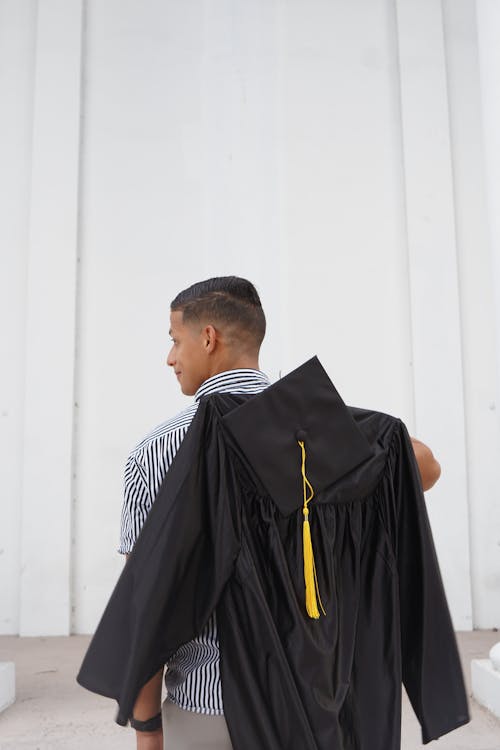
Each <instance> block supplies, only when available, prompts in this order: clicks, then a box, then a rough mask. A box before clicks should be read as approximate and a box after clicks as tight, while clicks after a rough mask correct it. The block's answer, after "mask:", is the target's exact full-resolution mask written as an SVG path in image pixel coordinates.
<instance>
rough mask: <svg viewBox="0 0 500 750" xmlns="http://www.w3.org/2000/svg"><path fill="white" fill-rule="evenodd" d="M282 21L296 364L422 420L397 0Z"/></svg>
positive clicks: (363, 398) (291, 333) (309, 10)
mask: <svg viewBox="0 0 500 750" xmlns="http://www.w3.org/2000/svg"><path fill="white" fill-rule="evenodd" d="M286 8H287V10H286V14H285V17H284V22H283V37H284V38H283V55H284V62H283V78H284V81H283V87H284V91H283V100H284V101H283V106H284V115H283V123H284V124H283V139H284V165H285V166H284V169H285V199H284V203H285V207H284V211H285V217H284V221H285V231H286V236H285V238H284V244H285V245H286V247H287V249H288V257H287V258H286V259H284V265H283V267H282V274H283V275H284V276H286V283H287V285H288V290H287V295H288V300H289V308H288V320H287V326H286V328H285V330H284V336H285V337H286V342H287V359H286V362H287V365H289V364H297V363H298V362H299V361H300V360H301V359H303V358H304V356H306V355H310V354H313V353H315V352H316V353H318V354H319V355H320V357H321V359H322V360H323V361H324V362H325V365H326V366H327V367H328V369H329V372H330V373H331V376H332V378H333V379H334V381H335V383H336V384H337V387H338V388H339V390H340V392H341V393H342V394H343V395H344V398H346V399H347V400H348V401H349V402H351V403H355V404H357V405H360V406H368V407H371V408H378V409H382V410H384V411H389V412H392V413H395V414H397V415H398V416H401V417H402V418H403V419H405V420H406V421H408V422H409V425H410V427H411V426H412V425H411V423H412V421H413V419H412V418H413V401H412V384H411V332H410V319H409V300H408V276H407V274H408V263H407V255H406V237H405V223H404V191H403V172H402V162H401V132H400V129H401V128H400V119H399V107H398V97H399V89H398V70H397V39H396V29H395V19H394V8H393V4H392V3H391V2H386V1H385V0H378V1H376V2H373V0H369V1H366V2H365V1H363V2H357V3H324V2H314V3H308V4H306V3H290V4H287V6H286Z"/></svg>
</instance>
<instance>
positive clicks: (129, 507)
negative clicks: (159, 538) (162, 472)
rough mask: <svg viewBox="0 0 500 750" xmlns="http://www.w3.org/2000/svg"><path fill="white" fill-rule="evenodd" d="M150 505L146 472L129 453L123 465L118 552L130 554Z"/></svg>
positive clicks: (133, 454)
mask: <svg viewBox="0 0 500 750" xmlns="http://www.w3.org/2000/svg"><path fill="white" fill-rule="evenodd" d="M151 505H152V499H151V494H150V492H149V489H148V486H147V483H146V472H145V469H144V467H143V466H140V465H139V462H138V460H137V456H136V455H135V453H131V454H130V456H129V457H128V459H127V463H126V464H125V479H124V498H123V507H122V517H121V529H120V546H119V548H118V552H120V553H121V554H123V555H125V554H128V553H129V552H132V548H133V546H134V544H135V541H136V539H137V537H138V536H139V532H140V530H141V528H142V525H143V523H144V521H145V520H146V516H147V515H148V513H149V509H150V508H151Z"/></svg>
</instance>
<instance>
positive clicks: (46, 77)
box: [20, 0, 82, 635]
mask: <svg viewBox="0 0 500 750" xmlns="http://www.w3.org/2000/svg"><path fill="white" fill-rule="evenodd" d="M81 16H82V4H81V0H43V2H39V3H38V16H37V29H36V56H35V83H34V105H33V109H34V111H33V156H32V171H31V201H30V217H29V260H28V287H27V290H28V297H27V320H26V381H25V388H26V390H25V398H26V400H25V422H24V467H23V493H22V552H21V554H22V572H21V609H20V618H21V619H20V633H21V635H39V634H40V633H43V634H46V635H66V634H69V632H70V566H71V484H72V436H73V374H74V353H75V286H76V255H77V207H78V167H79V137H80V136H79V126H80V74H81V70H80V62H81V60H80V51H81Z"/></svg>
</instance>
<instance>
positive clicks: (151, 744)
mask: <svg viewBox="0 0 500 750" xmlns="http://www.w3.org/2000/svg"><path fill="white" fill-rule="evenodd" d="M135 736H136V737H137V750H163V731H162V730H161V729H158V730H157V731H156V732H136V733H135Z"/></svg>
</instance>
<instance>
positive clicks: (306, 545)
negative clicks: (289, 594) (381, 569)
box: [297, 441, 326, 620]
mask: <svg viewBox="0 0 500 750" xmlns="http://www.w3.org/2000/svg"><path fill="white" fill-rule="evenodd" d="M297 442H298V444H299V446H300V448H301V450H302V481H303V487H304V507H303V508H302V512H303V513H304V523H303V527H302V537H303V552H304V583H305V586H306V610H307V614H308V615H309V617H311V618H313V619H315V620H317V619H318V618H319V617H320V612H319V609H318V602H317V599H319V603H320V606H321V609H322V611H323V614H324V615H326V612H325V610H324V607H323V603H322V601H321V596H320V593H319V586H318V577H317V575H316V565H315V564H314V553H313V548H312V539H311V527H310V525H309V508H308V507H307V506H308V505H309V503H310V502H311V500H312V499H313V497H314V490H313V488H312V486H311V483H310V482H309V480H308V478H307V476H306V449H305V445H304V443H303V441H297ZM308 490H309V492H310V495H309V497H308V496H307V491H308ZM316 594H317V598H316Z"/></svg>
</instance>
